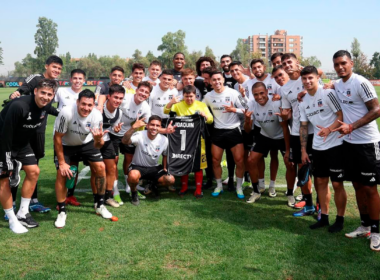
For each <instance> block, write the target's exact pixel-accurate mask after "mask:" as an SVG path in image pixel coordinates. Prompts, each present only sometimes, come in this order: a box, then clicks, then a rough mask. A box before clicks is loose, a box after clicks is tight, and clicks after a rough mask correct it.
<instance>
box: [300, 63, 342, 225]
mask: <svg viewBox="0 0 380 280" xmlns="http://www.w3.org/2000/svg"><path fill="white" fill-rule="evenodd" d="M301 78H302V83H303V86H304V88H305V89H306V91H307V94H306V95H305V97H304V98H303V101H302V102H301V103H300V104H299V109H300V115H301V118H300V120H301V126H300V138H301V153H302V162H303V163H304V164H307V163H310V159H309V156H308V154H307V138H308V123H309V122H310V123H311V124H312V125H313V128H314V138H313V150H312V153H313V175H314V186H315V189H316V190H317V194H318V198H319V203H320V206H321V219H320V220H319V221H318V222H317V223H315V224H313V225H311V226H310V228H311V229H317V228H320V227H324V226H329V225H330V223H329V216H328V214H329V202H330V198H331V194H330V188H329V177H330V179H331V182H332V186H333V188H334V192H335V195H334V198H335V205H336V208H337V216H336V221H335V223H334V224H333V225H332V226H330V227H329V232H339V231H341V230H342V229H343V223H344V213H345V210H346V204H347V194H346V191H345V190H344V186H343V181H344V170H343V153H344V151H343V146H342V144H343V140H342V139H341V138H340V137H339V132H332V131H333V130H334V129H335V128H337V127H339V126H340V123H339V122H341V121H342V120H343V113H342V109H341V107H340V105H339V101H338V99H337V97H336V93H335V91H334V90H332V89H329V90H325V89H323V88H322V87H321V86H320V85H319V82H318V80H319V76H318V70H317V68H315V67H314V66H306V67H305V68H303V69H302V71H301Z"/></svg>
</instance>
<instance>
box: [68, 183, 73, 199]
mask: <svg viewBox="0 0 380 280" xmlns="http://www.w3.org/2000/svg"><path fill="white" fill-rule="evenodd" d="M74 191H75V184H74V187H73V188H71V189H68V190H67V197H69V196H74Z"/></svg>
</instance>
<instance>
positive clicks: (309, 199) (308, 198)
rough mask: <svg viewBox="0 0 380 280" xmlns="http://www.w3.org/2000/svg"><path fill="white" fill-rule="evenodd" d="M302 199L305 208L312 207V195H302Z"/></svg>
mask: <svg viewBox="0 0 380 280" xmlns="http://www.w3.org/2000/svg"><path fill="white" fill-rule="evenodd" d="M303 199H304V200H305V202H306V206H313V196H312V194H304V195H303Z"/></svg>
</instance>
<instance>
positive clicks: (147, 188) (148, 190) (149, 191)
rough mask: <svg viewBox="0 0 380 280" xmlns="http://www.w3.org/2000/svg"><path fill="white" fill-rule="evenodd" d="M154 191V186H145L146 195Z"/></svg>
mask: <svg viewBox="0 0 380 280" xmlns="http://www.w3.org/2000/svg"><path fill="white" fill-rule="evenodd" d="M152 191H153V189H152V184H148V185H146V186H145V190H144V194H150V193H151V192H152Z"/></svg>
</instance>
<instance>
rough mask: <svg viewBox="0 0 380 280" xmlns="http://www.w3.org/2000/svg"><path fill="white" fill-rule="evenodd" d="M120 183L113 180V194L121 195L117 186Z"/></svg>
mask: <svg viewBox="0 0 380 280" xmlns="http://www.w3.org/2000/svg"><path fill="white" fill-rule="evenodd" d="M118 183H119V181H118V180H115V181H114V182H113V195H120V192H119V189H118V187H117V184H118Z"/></svg>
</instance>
